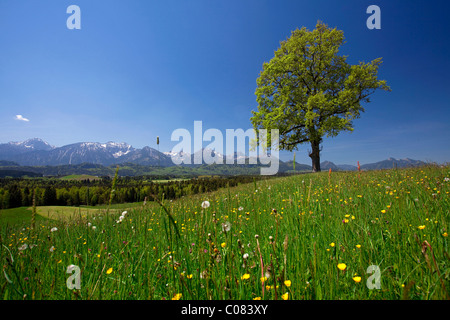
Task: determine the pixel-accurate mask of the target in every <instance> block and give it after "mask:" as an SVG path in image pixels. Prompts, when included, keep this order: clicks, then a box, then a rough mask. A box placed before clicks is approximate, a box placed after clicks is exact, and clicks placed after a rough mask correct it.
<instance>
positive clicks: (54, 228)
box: [50, 227, 58, 232]
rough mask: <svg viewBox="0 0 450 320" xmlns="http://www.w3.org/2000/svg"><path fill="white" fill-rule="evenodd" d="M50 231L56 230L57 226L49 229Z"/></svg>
mask: <svg viewBox="0 0 450 320" xmlns="http://www.w3.org/2000/svg"><path fill="white" fill-rule="evenodd" d="M50 231H51V232H55V231H58V228H57V227H53V228H51V229H50Z"/></svg>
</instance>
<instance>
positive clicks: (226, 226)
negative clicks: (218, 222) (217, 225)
mask: <svg viewBox="0 0 450 320" xmlns="http://www.w3.org/2000/svg"><path fill="white" fill-rule="evenodd" d="M230 230H231V223H229V222H228V221H227V222H225V223H222V231H224V232H228V231H230Z"/></svg>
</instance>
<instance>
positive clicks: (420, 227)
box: [417, 225, 425, 230]
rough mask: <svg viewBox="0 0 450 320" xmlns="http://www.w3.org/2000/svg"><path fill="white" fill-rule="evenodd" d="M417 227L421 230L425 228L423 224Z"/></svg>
mask: <svg viewBox="0 0 450 320" xmlns="http://www.w3.org/2000/svg"><path fill="white" fill-rule="evenodd" d="M417 228H419V229H420V230H423V229H425V225H423V226H418V227H417Z"/></svg>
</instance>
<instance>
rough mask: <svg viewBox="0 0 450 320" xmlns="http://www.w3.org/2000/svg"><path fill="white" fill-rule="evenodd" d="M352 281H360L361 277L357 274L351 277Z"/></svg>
mask: <svg viewBox="0 0 450 320" xmlns="http://www.w3.org/2000/svg"><path fill="white" fill-rule="evenodd" d="M353 281H355V282H356V283H359V282H361V277H358V276H356V277H353Z"/></svg>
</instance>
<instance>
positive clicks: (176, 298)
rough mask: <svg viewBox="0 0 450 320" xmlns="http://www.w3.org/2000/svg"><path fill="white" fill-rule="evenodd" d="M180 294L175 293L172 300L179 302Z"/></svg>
mask: <svg viewBox="0 0 450 320" xmlns="http://www.w3.org/2000/svg"><path fill="white" fill-rule="evenodd" d="M181 296H182V294H181V293H177V294H176V295H175V296H174V297H173V298H172V300H180V299H181Z"/></svg>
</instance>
